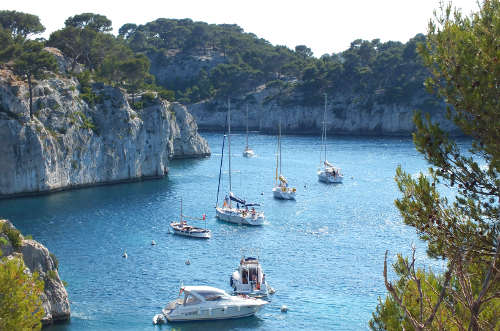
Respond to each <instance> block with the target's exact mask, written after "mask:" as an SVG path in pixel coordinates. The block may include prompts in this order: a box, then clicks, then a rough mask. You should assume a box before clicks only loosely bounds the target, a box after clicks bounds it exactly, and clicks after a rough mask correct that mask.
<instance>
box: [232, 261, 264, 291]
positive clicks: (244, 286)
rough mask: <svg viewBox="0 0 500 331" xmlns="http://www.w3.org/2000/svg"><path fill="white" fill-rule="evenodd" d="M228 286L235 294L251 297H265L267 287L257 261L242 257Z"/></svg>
mask: <svg viewBox="0 0 500 331" xmlns="http://www.w3.org/2000/svg"><path fill="white" fill-rule="evenodd" d="M229 284H230V285H231V287H232V288H233V290H234V292H235V293H237V294H245V295H249V296H252V297H266V296H267V295H268V294H269V291H268V290H269V288H270V287H269V285H268V284H267V282H266V275H265V274H264V272H263V271H262V267H261V266H260V263H259V260H258V259H256V258H254V257H246V258H245V257H242V258H241V261H240V265H239V266H238V269H236V270H235V271H234V272H233V274H232V275H231V278H230V282H229Z"/></svg>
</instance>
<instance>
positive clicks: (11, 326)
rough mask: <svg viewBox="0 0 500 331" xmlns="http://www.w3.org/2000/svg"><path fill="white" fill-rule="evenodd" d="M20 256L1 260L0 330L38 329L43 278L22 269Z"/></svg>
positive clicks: (22, 263)
mask: <svg viewBox="0 0 500 331" xmlns="http://www.w3.org/2000/svg"><path fill="white" fill-rule="evenodd" d="M25 268H26V266H25V264H24V262H23V260H22V259H20V258H13V259H7V258H3V259H2V260H1V261H0V330H40V329H41V327H42V325H41V319H42V317H43V315H44V311H43V307H42V300H41V298H40V296H41V294H42V291H43V286H44V282H43V280H41V279H40V278H39V277H38V273H36V272H35V273H34V274H33V275H30V274H29V273H28V274H26V273H25V272H24V270H25Z"/></svg>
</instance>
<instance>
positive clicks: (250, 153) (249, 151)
mask: <svg viewBox="0 0 500 331" xmlns="http://www.w3.org/2000/svg"><path fill="white" fill-rule="evenodd" d="M243 156H244V157H252V156H255V153H254V151H253V150H252V149H251V148H250V147H248V105H247V144H246V146H245V150H244V151H243Z"/></svg>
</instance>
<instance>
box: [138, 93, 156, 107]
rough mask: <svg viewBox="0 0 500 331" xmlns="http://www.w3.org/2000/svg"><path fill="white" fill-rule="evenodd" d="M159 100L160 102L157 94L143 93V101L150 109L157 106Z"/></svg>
mask: <svg viewBox="0 0 500 331" xmlns="http://www.w3.org/2000/svg"><path fill="white" fill-rule="evenodd" d="M157 100H158V98H157V97H156V94H154V93H151V92H146V93H143V94H142V95H141V101H142V103H143V105H144V107H149V106H151V105H153V104H155V102H156V101H157Z"/></svg>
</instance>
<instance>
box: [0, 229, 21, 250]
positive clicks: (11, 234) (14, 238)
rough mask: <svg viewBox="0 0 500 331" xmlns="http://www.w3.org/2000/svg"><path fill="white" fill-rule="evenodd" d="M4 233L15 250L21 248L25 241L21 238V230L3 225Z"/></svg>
mask: <svg viewBox="0 0 500 331" xmlns="http://www.w3.org/2000/svg"><path fill="white" fill-rule="evenodd" d="M1 232H2V233H4V234H5V235H6V236H7V238H9V241H10V243H11V244H12V246H14V247H15V248H19V247H21V245H22V244H23V240H22V238H21V232H19V230H17V229H14V228H12V227H10V226H9V225H8V224H7V223H3V224H2V231H1Z"/></svg>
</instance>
